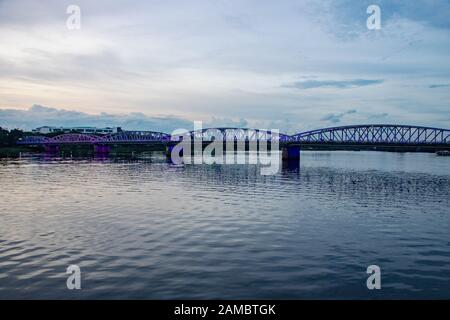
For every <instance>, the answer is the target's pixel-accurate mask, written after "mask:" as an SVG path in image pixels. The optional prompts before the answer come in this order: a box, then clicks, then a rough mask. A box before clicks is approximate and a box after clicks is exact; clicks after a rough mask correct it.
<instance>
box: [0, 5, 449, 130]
mask: <svg viewBox="0 0 450 320" xmlns="http://www.w3.org/2000/svg"><path fill="white" fill-rule="evenodd" d="M73 4H74V5H78V6H79V7H80V8H81V29H79V30H70V29H68V28H67V25H66V20H67V18H68V17H69V15H68V14H67V13H66V10H67V7H68V6H69V5H73ZM371 4H377V5H379V6H380V8H381V19H382V20H381V30H368V28H367V26H366V20H367V18H368V17H369V14H367V13H366V9H367V7H368V6H369V5H371ZM193 120H202V121H204V122H205V123H206V125H209V126H244V127H260V128H269V129H271V128H273V129H275V128H277V129H280V130H281V131H284V132H289V133H290V132H296V131H303V130H306V129H313V128H320V127H327V126H335V125H346V124H359V123H400V124H417V125H431V126H437V127H445V128H450V3H449V1H447V0H415V1H410V0H390V1H384V0H383V1H382V0H370V1H365V0H314V1H309V0H295V1H294V0H292V1H291V0H280V1H275V0H270V1H269V0H177V1H175V0H158V1H156V0H142V1H137V0H135V1H129V0H127V1H125V0H96V1H91V0H86V1H85V0H69V1H65V0H40V1H31V0H30V1H26V0H0V126H3V127H9V128H12V127H20V128H33V127H36V126H40V125H95V126H103V125H121V126H123V127H124V128H126V129H149V130H156V129H158V130H165V131H170V130H172V129H175V128H180V127H182V128H183V127H187V128H189V126H190V127H192V124H191V121H193Z"/></svg>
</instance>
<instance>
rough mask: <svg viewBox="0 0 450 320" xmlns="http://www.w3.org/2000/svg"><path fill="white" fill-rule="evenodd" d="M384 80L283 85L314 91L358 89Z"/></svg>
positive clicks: (316, 81)
mask: <svg viewBox="0 0 450 320" xmlns="http://www.w3.org/2000/svg"><path fill="white" fill-rule="evenodd" d="M383 82H384V80H370V79H354V80H306V81H297V82H294V83H291V84H287V85H283V86H282V87H284V88H297V89H314V88H323V87H325V88H338V89H348V88H358V87H365V86H370V85H375V84H380V83H383Z"/></svg>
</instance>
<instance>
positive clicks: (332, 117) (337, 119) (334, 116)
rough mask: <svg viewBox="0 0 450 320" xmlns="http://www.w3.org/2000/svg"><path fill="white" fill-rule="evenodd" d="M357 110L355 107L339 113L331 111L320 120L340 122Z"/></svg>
mask: <svg viewBox="0 0 450 320" xmlns="http://www.w3.org/2000/svg"><path fill="white" fill-rule="evenodd" d="M356 112H357V111H356V110H355V109H352V110H348V111H346V112H342V113H338V114H334V113H330V114H327V115H326V116H324V117H322V118H321V119H320V120H321V121H329V122H332V123H338V122H341V120H342V118H343V117H345V116H346V115H349V114H354V113H356Z"/></svg>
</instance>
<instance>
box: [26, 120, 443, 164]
mask: <svg viewBox="0 0 450 320" xmlns="http://www.w3.org/2000/svg"><path fill="white" fill-rule="evenodd" d="M177 136H178V138H179V139H180V137H181V139H186V138H190V139H192V140H195V139H197V140H200V139H201V140H202V141H203V143H210V142H212V141H214V140H217V139H220V140H222V141H224V142H226V141H230V140H231V141H234V142H236V143H238V142H245V143H251V142H256V143H259V142H263V141H264V142H273V141H274V140H275V139H276V140H277V142H278V143H279V146H280V148H281V149H282V150H283V157H284V158H286V159H291V158H292V159H296V158H298V157H299V151H300V148H302V149H329V150H336V149H340V150H342V149H344V150H385V151H423V152H435V151H438V150H447V149H450V130H448V129H440V128H430V127H420V126H408V125H390V124H370V125H354V126H341V127H331V128H324V129H318V130H312V131H306V132H301V133H297V134H294V135H287V134H282V133H280V134H275V133H273V132H271V131H268V130H259V129H242V128H210V129H203V130H198V131H190V132H187V133H184V134H180V135H177ZM177 136H175V137H177ZM173 140H174V139H172V136H171V135H170V134H167V133H163V132H154V131H123V132H119V133H115V134H110V135H106V136H98V135H88V134H78V133H68V134H61V135H59V136H55V137H47V136H27V137H25V138H23V139H22V140H20V141H18V144H21V145H29V146H44V147H45V149H46V150H47V151H50V152H56V151H59V149H60V147H61V146H63V145H92V146H93V147H94V151H95V152H96V153H108V152H109V151H110V149H111V146H116V145H126V144H128V145H143V144H144V145H158V144H159V145H164V146H166V148H168V149H169V148H171V146H172V147H173V145H174V144H176V143H178V142H177V141H173ZM175 140H176V139H175Z"/></svg>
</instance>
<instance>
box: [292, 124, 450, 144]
mask: <svg viewBox="0 0 450 320" xmlns="http://www.w3.org/2000/svg"><path fill="white" fill-rule="evenodd" d="M290 142H293V143H320V144H397V145H423V144H424V145H442V144H450V130H446V129H440V128H430V127H418V126H407V125H389V124H388V125H386V124H381V125H375V124H374V125H372V124H371V125H357V126H342V127H331V128H325V129H318V130H312V131H306V132H301V133H298V134H296V135H293V136H291V139H290Z"/></svg>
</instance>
